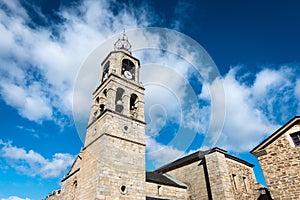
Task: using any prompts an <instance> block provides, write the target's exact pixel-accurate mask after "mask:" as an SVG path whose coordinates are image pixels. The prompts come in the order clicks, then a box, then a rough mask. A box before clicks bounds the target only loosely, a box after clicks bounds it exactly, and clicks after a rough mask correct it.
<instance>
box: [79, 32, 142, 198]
mask: <svg viewBox="0 0 300 200" xmlns="http://www.w3.org/2000/svg"><path fill="white" fill-rule="evenodd" d="M101 66H102V73H101V75H100V77H99V79H100V81H99V84H98V87H97V88H96V90H95V91H94V93H93V101H92V106H91V113H90V118H89V122H88V126H87V131H86V139H85V144H84V148H83V150H82V167H81V169H80V176H81V178H80V179H81V185H78V189H79V187H80V190H78V191H80V193H79V194H78V199H111V200H113V199H141V200H142V199H143V200H144V199H145V121H144V90H145V89H144V87H143V85H142V84H141V83H140V82H139V69H140V61H139V60H138V59H137V58H135V57H134V56H132V54H131V44H130V43H129V41H128V38H127V36H126V35H125V32H123V34H122V36H121V37H120V38H119V39H118V40H117V41H116V43H115V44H114V51H111V52H110V53H109V54H108V55H107V57H106V58H105V59H104V60H103V61H102V62H101Z"/></svg>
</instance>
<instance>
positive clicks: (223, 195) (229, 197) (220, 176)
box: [205, 151, 234, 200]
mask: <svg viewBox="0 0 300 200" xmlns="http://www.w3.org/2000/svg"><path fill="white" fill-rule="evenodd" d="M205 160H206V166H207V171H208V175H209V183H210V188H211V193H212V198H213V199H218V200H223V199H224V200H225V199H226V200H234V196H233V194H232V193H231V184H230V178H229V172H228V166H227V162H226V158H225V155H224V154H223V153H220V152H217V151H216V152H213V153H210V154H208V155H205Z"/></svg>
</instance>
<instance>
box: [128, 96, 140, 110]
mask: <svg viewBox="0 0 300 200" xmlns="http://www.w3.org/2000/svg"><path fill="white" fill-rule="evenodd" d="M137 98H138V97H137V95H136V94H132V95H131V96H130V105H129V110H135V109H136V108H137Z"/></svg>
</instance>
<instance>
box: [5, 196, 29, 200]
mask: <svg viewBox="0 0 300 200" xmlns="http://www.w3.org/2000/svg"><path fill="white" fill-rule="evenodd" d="M1 200H30V199H29V198H25V199H24V198H21V197H17V196H10V197H7V198H1Z"/></svg>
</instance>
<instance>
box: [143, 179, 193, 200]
mask: <svg viewBox="0 0 300 200" xmlns="http://www.w3.org/2000/svg"><path fill="white" fill-rule="evenodd" d="M146 194H147V196H155V197H165V198H172V199H176V200H186V199H187V191H186V189H184V188H178V187H173V186H167V185H159V184H156V183H150V182H147V183H146Z"/></svg>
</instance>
